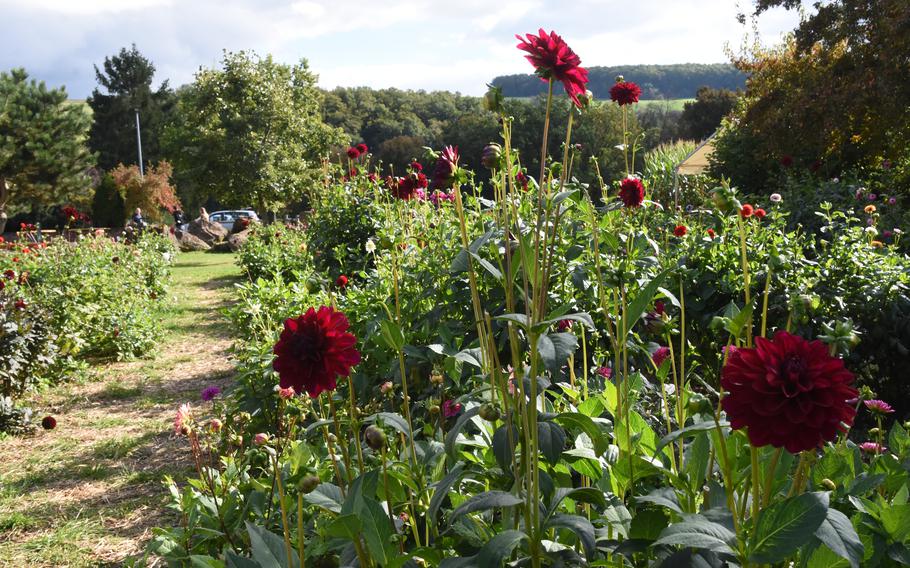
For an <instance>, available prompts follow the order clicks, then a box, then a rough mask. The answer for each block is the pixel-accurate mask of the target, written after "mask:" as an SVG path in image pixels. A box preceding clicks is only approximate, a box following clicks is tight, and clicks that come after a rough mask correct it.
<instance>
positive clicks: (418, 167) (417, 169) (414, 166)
mask: <svg viewBox="0 0 910 568" xmlns="http://www.w3.org/2000/svg"><path fill="white" fill-rule="evenodd" d="M411 169H412V170H414V171H415V172H422V171H423V166H422V165H421V164H420V162H411Z"/></svg>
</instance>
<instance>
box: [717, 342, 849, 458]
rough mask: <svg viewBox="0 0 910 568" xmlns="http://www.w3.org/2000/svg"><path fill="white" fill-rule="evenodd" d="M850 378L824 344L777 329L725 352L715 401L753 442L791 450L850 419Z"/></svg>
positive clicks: (812, 444) (828, 436)
mask: <svg viewBox="0 0 910 568" xmlns="http://www.w3.org/2000/svg"><path fill="white" fill-rule="evenodd" d="M852 382H853V374H852V373H851V372H850V371H848V370H847V369H846V368H845V367H844V362H843V361H842V360H840V359H838V358H836V357H832V356H831V355H830V354H829V353H828V346H827V345H825V344H824V343H822V342H821V341H818V340H815V341H807V340H805V339H803V338H802V337H799V336H798V335H793V334H790V333H788V332H786V331H778V332H777V333H776V334H775V335H774V339H772V340H768V339H765V338H764V337H758V338H756V339H755V347H754V348H739V349H737V350H736V351H734V352H733V353H731V354H730V356H729V357H728V359H727V364H726V365H724V368H723V372H722V375H721V385H722V386H723V388H724V389H725V390H726V391H727V395H726V396H725V397H724V399H723V401H722V402H721V404H722V405H723V409H724V411H726V413H727V416H728V417H729V419H730V423H731V425H732V426H733V428H734V429H736V430H738V429H741V428H747V429H748V435H749V441H750V442H751V443H752V445H753V446H757V447H761V446H767V445H768V444H770V445H772V446H774V447H775V448H781V447H783V448H786V449H787V451H788V452H790V453H794V454H795V453H798V452H801V451H803V450H810V449H812V448H816V447H818V446H819V445H821V444H822V443H823V442H825V441H831V440H834V439H835V438H837V433H838V432H840V431H845V426H844V425H846V426H850V425H852V424H853V418H854V417H855V416H856V409H855V408H854V407H853V406H851V405H850V404H848V403H847V401H848V400H849V399H851V398H855V397H856V396H857V395H858V392H857V390H856V389H855V388H853V387H852V386H850V384H851V383H852Z"/></svg>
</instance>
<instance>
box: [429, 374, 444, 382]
mask: <svg viewBox="0 0 910 568" xmlns="http://www.w3.org/2000/svg"><path fill="white" fill-rule="evenodd" d="M443 380H444V379H443V376H442V375H440V374H439V373H433V374H432V375H430V382H431V383H433V384H434V385H441V384H442V382H443Z"/></svg>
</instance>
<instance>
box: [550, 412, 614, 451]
mask: <svg viewBox="0 0 910 568" xmlns="http://www.w3.org/2000/svg"><path fill="white" fill-rule="evenodd" d="M553 421H554V422H557V423H559V424H561V425H563V426H565V427H566V428H569V429H572V428H575V429H578V430H581V431H582V432H584V433H585V434H587V435H588V438H590V439H591V442H592V443H593V444H594V452H595V453H596V454H597V456H598V457H600V456H602V455H603V453H604V452H606V451H607V447H608V446H609V445H610V444H609V441H608V440H607V437H606V436H605V435H604V432H603V430H601V428H600V426H598V425H597V423H596V422H594V420H593V419H592V418H591V417H590V416H585V415H584V414H581V413H579V412H563V413H562V414H557V415H556V416H555V417H554V418H553Z"/></svg>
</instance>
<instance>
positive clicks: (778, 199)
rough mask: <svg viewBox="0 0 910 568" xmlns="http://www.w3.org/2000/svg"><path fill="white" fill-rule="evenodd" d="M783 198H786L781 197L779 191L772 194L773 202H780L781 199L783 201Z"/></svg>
mask: <svg viewBox="0 0 910 568" xmlns="http://www.w3.org/2000/svg"><path fill="white" fill-rule="evenodd" d="M783 199H784V198H783V197H781V196H780V194H779V193H772V194H771V202H772V203H780V202H781V201H783Z"/></svg>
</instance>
